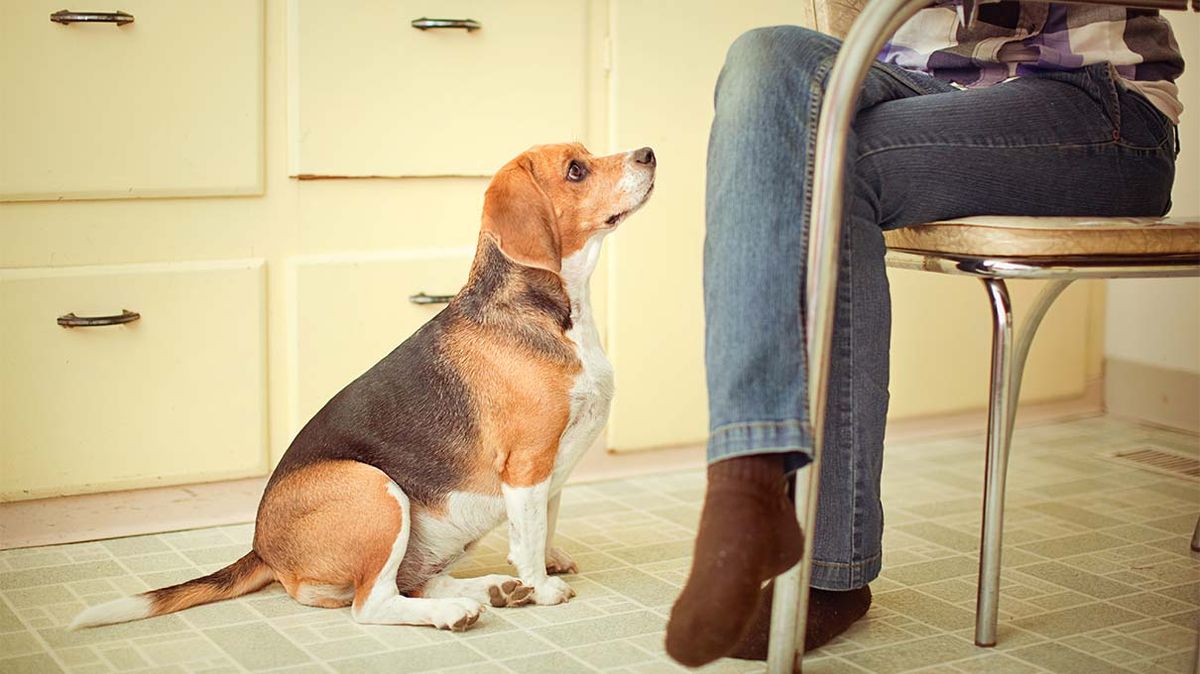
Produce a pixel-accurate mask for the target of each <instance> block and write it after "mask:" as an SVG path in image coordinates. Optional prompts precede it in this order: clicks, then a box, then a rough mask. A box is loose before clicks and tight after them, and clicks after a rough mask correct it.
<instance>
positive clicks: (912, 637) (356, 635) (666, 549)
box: [0, 418, 1200, 674]
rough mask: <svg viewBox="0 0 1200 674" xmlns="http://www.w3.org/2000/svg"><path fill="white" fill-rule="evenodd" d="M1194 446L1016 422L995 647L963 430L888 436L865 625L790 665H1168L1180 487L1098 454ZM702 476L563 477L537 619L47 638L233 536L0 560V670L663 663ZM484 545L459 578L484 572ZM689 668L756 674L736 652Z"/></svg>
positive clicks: (1193, 590)
mask: <svg viewBox="0 0 1200 674" xmlns="http://www.w3.org/2000/svg"><path fill="white" fill-rule="evenodd" d="M1141 446H1154V447H1160V448H1164V449H1166V450H1169V451H1173V452H1176V453H1179V454H1183V455H1186V456H1193V457H1194V456H1197V454H1198V452H1200V441H1198V440H1197V438H1196V437H1194V436H1189V435H1181V434H1177V433H1170V432H1165V431H1161V430H1155V429H1151V428H1145V427H1140V426H1135V425H1132V424H1128V423H1124V422H1120V421H1115V420H1111V419H1106V418H1093V419H1083V420H1076V421H1071V422H1063V423H1057V424H1051V425H1045V426H1039V427H1033V428H1026V429H1021V430H1020V431H1019V432H1018V434H1017V440H1016V447H1015V448H1014V454H1013V459H1012V466H1011V471H1010V473H1009V485H1010V492H1009V498H1008V520H1007V531H1006V536H1005V544H1006V547H1005V552H1004V562H1005V569H1004V587H1003V594H1002V599H1001V605H1000V606H1001V612H1002V616H1001V631H1000V644H999V646H998V647H996V648H994V649H979V648H976V647H975V646H973V645H972V642H971V633H972V632H971V626H972V620H973V618H972V616H973V609H974V587H975V585H974V573H975V548H976V544H977V538H978V533H977V527H978V518H979V495H978V494H979V488H980V482H981V477H980V476H981V473H982V462H981V450H980V447H981V441H980V438H979V437H978V436H973V437H955V438H945V439H939V440H936V441H923V442H914V443H908V444H904V445H897V446H889V448H888V452H887V455H886V457H887V458H886V462H887V465H886V467H885V469H884V470H885V475H884V489H885V497H884V498H885V504H886V506H887V520H888V530H887V534H886V539H885V548H886V553H885V567H886V568H885V570H884V573H883V576H882V578H880V579H878V580H877V581H876V582H875V583H874V584H873V585H872V587H873V589H874V590H875V593H876V594H875V596H876V601H875V605H874V607H873V608H872V609H871V612H870V614H869V615H868V617H867V619H865V620H863V621H861V622H860V623H859V624H858V625H856V626H855V627H854V628H853V629H852V630H851V631H850V632H849V633H848V634H846V635H845V636H844V637H843V638H841V639H839V640H837V641H835V642H834V643H832V644H830V645H828V646H826V647H825V648H823V649H821V651H819V652H817V653H814V654H812V655H810V658H809V660H807V661H806V667H805V669H806V671H810V672H862V671H868V672H907V671H921V672H1041V671H1054V672H1088V673H1093V672H1118V671H1120V672H1124V671H1131V672H1184V671H1187V670H1188V662H1189V658H1190V657H1191V649H1192V647H1193V643H1194V640H1195V632H1194V630H1195V626H1196V624H1197V620H1198V618H1200V609H1198V608H1197V607H1198V605H1200V560H1198V559H1197V557H1196V556H1193V555H1192V554H1191V553H1190V552H1189V551H1188V537H1189V535H1190V534H1191V531H1192V527H1193V526H1194V524H1195V522H1196V517H1197V515H1198V514H1200V484H1197V483H1196V482H1193V481H1189V480H1185V479H1182V478H1177V477H1169V476H1165V475H1160V474H1156V473H1153V472H1148V471H1145V470H1142V469H1139V468H1136V467H1131V466H1128V465H1123V464H1121V463H1117V462H1114V461H1112V460H1110V459H1108V458H1106V457H1107V456H1108V455H1109V454H1111V453H1112V452H1113V451H1114V450H1118V449H1122V448H1131V447H1141ZM702 488H703V475H702V473H699V472H688V473H679V474H670V475H662V476H653V477H647V478H642V479H637V480H626V481H619V482H608V483H597V484H590V485H583V486H577V487H571V488H569V489H568V490H567V494H566V496H565V498H564V502H563V512H562V519H561V523H560V526H559V531H560V532H561V543H562V545H563V546H564V547H566V548H567V549H568V550H570V551H571V552H572V553H573V554H574V556H575V558H576V560H577V561H578V562H579V564H580V567H581V568H582V569H583V572H582V573H580V574H579V575H578V576H574V577H570V578H568V580H569V581H570V582H571V584H572V585H573V586H574V587H575V589H576V590H577V591H578V593H579V596H578V597H576V598H575V599H574V600H572V601H571V603H569V604H566V605H563V606H556V607H544V608H538V607H527V608H519V609H506V610H496V609H493V610H490V611H488V612H487V613H486V614H485V615H484V617H483V619H482V620H481V621H480V622H479V624H478V625H476V627H475V628H474V629H472V630H470V631H469V632H467V633H465V634H451V633H448V632H441V631H437V630H434V629H431V628H418V627H380V626H359V625H357V624H355V623H354V622H353V621H352V620H351V619H350V615H349V612H348V611H347V610H345V609H342V610H330V609H314V608H306V607H303V606H300V605H298V604H296V603H294V602H293V601H292V600H291V599H290V598H288V597H287V596H286V595H285V594H283V592H282V590H281V589H280V588H279V586H278V585H274V586H271V587H269V588H268V589H267V590H264V591H263V592H260V593H257V594H253V595H249V596H247V597H244V598H242V599H239V600H235V601H229V602H224V603H219V604H215V605H210V606H204V607H199V608H194V609H190V610H188V611H184V612H181V613H177V614H174V615H170V616H164V617H160V618H155V619H152V620H145V621H141V622H136V623H130V624H127V625H119V626H112V627H102V628H96V629H91V630H86V631H82V632H76V633H71V632H66V631H64V629H63V626H64V625H65V624H66V623H67V622H68V621H69V620H70V619H71V618H72V617H73V616H74V614H75V613H76V612H77V611H79V610H80V609H81V608H82V607H84V606H85V605H88V604H93V603H97V602H100V601H104V600H107V599H111V598H114V597H116V596H118V594H121V593H129V592H137V591H141V590H144V589H147V588H150V587H158V586H162V585H167V584H171V583H175V582H179V581H181V580H184V579H187V578H191V577H195V576H197V575H200V574H202V573H207V572H210V571H212V570H214V569H216V568H219V567H221V566H222V565H224V564H226V563H228V562H229V561H232V560H233V559H236V558H237V557H238V556H240V555H241V554H242V553H243V552H244V551H245V550H246V548H247V545H248V542H249V540H250V536H251V527H250V526H248V525H244V526H232V527H223V528H217V529H204V530H196V531H185V532H178V533H170V534H161V535H157V536H142V537H136V538H126V539H117V540H110V541H103V542H97V543H84V544H76V545H65V546H57V547H46V548H32V549H26V550H14V551H8V552H2V553H0V598H2V600H3V601H2V602H0V672H5V673H7V672H56V671H60V670H62V671H70V672H81V673H82V672H87V673H89V674H90V673H97V674H98V673H100V672H132V671H155V672H201V671H204V672H244V671H264V670H270V671H287V672H329V671H333V672H374V671H379V672H416V671H432V670H436V671H455V672H471V673H474V672H481V673H482V672H518V673H525V672H553V673H556V674H557V673H567V672H576V671H597V670H602V671H612V672H669V671H679V668H678V667H676V666H675V665H673V664H672V663H671V662H670V661H669V660H667V659H666V656H665V655H664V654H663V650H662V631H663V626H664V623H665V621H666V616H667V614H668V611H669V609H670V606H671V602H672V601H673V599H674V597H675V595H676V593H677V592H678V589H679V586H680V585H681V583H682V582H683V580H684V577H685V575H686V573H687V569H688V555H689V554H690V551H691V537H692V535H693V529H694V526H695V522H696V516H697V511H698V507H699V504H700V500H701V495H702V493H703V492H702ZM504 546H505V543H504V540H503V537H502V536H501V535H499V534H495V535H492V536H491V537H489V538H488V539H486V540H485V541H484V542H483V543H482V544H481V546H480V548H479V552H478V554H476V555H475V556H474V557H473V558H471V559H470V560H468V562H467V563H466V565H465V566H463V567H462V568H461V569H460V574H466V575H475V574H480V573H484V572H489V573H491V572H499V571H501V570H502V569H504V568H505V566H504ZM704 671H708V672H743V671H762V666H761V665H760V664H755V663H745V662H740V661H736V660H728V661H722V662H720V663H716V664H714V665H712V666H710V667H709V668H706V669H705V670H704Z"/></svg>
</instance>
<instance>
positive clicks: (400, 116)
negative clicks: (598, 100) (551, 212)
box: [289, 0, 590, 177]
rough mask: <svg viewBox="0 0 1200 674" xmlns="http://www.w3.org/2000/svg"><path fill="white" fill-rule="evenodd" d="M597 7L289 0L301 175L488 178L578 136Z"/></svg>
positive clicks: (294, 137) (295, 155)
mask: <svg viewBox="0 0 1200 674" xmlns="http://www.w3.org/2000/svg"><path fill="white" fill-rule="evenodd" d="M588 5H589V3H588V2H587V1H586V0H555V1H554V2H547V1H545V0H504V1H503V2H500V1H495V0H492V1H485V0H447V1H439V2H429V1H428V0H426V1H416V0H356V1H355V2H334V1H333V0H292V2H291V3H290V5H289V10H290V11H291V12H292V14H293V15H292V17H291V19H292V21H291V40H292V44H291V45H290V47H291V50H292V59H293V62H292V72H291V77H290V80H291V85H292V91H291V101H290V102H289V105H290V107H291V125H292V129H291V143H292V155H291V173H292V175H298V176H304V177H321V176H430V175H467V176H480V175H491V174H492V172H493V171H495V170H496V169H497V168H498V167H499V166H501V165H502V164H504V162H506V161H508V160H509V159H510V158H512V157H513V156H514V155H516V154H517V153H518V152H520V151H522V150H524V149H525V148H527V147H529V146H530V145H534V144H537V143H545V142H555V141H563V140H574V139H580V138H582V137H583V135H584V132H585V130H586V129H585V127H586V124H587V103H588V101H587V92H588V79H589V76H590V73H589V70H588V67H587V66H588V49H589V30H588V17H589V11H588ZM421 19H424V20H425V21H424V23H418V25H419V26H422V27H414V25H413V22H414V21H417V20H421ZM438 20H442V21H438ZM450 20H457V21H458V22H459V23H450V24H449V25H447V24H446V21H450ZM467 20H469V21H470V22H471V23H465V22H466V21H467ZM456 26H457V27H456Z"/></svg>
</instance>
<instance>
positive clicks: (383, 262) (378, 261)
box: [288, 249, 475, 434]
mask: <svg viewBox="0 0 1200 674" xmlns="http://www.w3.org/2000/svg"><path fill="white" fill-rule="evenodd" d="M474 253H475V251H474V249H455V250H438V251H428V252H420V251H417V252H405V253H379V254H374V253H372V254H363V255H345V256H306V257H300V258H295V259H293V260H292V261H291V265H290V266H291V270H290V274H289V275H290V276H291V288H290V292H291V293H292V301H291V315H290V317H289V322H290V325H291V331H292V335H291V339H290V353H289V356H288V361H289V367H290V371H291V382H292V397H291V405H290V410H291V418H290V420H289V421H290V423H289V426H290V430H291V434H295V433H296V432H297V431H299V430H300V428H302V427H303V426H304V424H305V423H307V422H308V420H309V419H310V418H312V415H313V414H315V413H316V412H317V411H318V410H320V409H321V407H322V406H323V405H324V404H325V403H326V402H327V401H328V400H329V399H330V398H331V397H333V395H334V394H336V393H337V392H338V391H340V390H342V389H343V388H344V387H345V386H346V384H349V383H350V382H351V381H353V380H354V379H355V378H356V377H358V376H359V375H360V374H362V373H363V372H365V371H366V370H368V369H370V367H371V366H372V365H374V364H375V363H377V362H379V360H380V359H381V358H383V357H384V356H386V355H387V354H388V353H390V352H391V351H392V349H394V348H396V347H397V346H398V345H399V344H400V343H401V342H403V341H404V340H405V339H407V338H408V336H409V335H411V334H412V333H414V332H416V330H417V329H418V328H420V327H421V326H422V325H424V324H425V323H426V322H427V321H428V320H429V319H431V318H433V317H434V316H436V315H437V313H438V312H439V311H441V310H442V308H443V307H444V305H443V304H414V303H413V302H411V301H410V300H409V297H410V296H411V295H415V294H418V293H422V292H423V293H425V294H427V295H453V294H455V293H457V292H458V291H459V289H460V288H462V286H463V283H465V282H466V280H467V272H468V271H469V270H470V268H471V260H472V259H473V257H474Z"/></svg>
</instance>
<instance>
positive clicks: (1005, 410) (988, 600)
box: [975, 279, 1071, 646]
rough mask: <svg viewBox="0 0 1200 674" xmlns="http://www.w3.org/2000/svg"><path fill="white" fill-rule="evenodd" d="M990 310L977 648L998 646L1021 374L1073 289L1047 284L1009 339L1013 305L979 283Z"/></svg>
mask: <svg viewBox="0 0 1200 674" xmlns="http://www.w3.org/2000/svg"><path fill="white" fill-rule="evenodd" d="M983 284H984V287H985V288H986V289H987V292H988V298H989V300H990V304H991V309H992V373H991V390H990V392H989V396H988V429H987V462H986V465H985V468H984V488H983V526H982V528H981V532H980V542H979V595H978V598H977V600H976V606H975V644H976V645H978V646H995V645H996V624H997V622H998V620H999V610H1000V553H1001V549H1002V543H1003V534H1004V481H1005V477H1006V476H1007V474H1008V451H1009V448H1010V447H1011V445H1012V432H1013V423H1014V421H1015V420H1016V417H1017V399H1018V397H1019V396H1020V394H1021V375H1022V373H1023V372H1024V370H1025V359H1026V358H1027V357H1028V356H1029V347H1030V345H1031V344H1033V338H1034V335H1036V334H1037V329H1038V327H1039V326H1040V325H1041V323H1042V319H1043V318H1045V316H1046V312H1047V311H1049V309H1050V307H1051V305H1053V304H1054V300H1056V299H1058V296H1059V295H1061V294H1062V292H1063V291H1064V290H1066V288H1067V286H1069V285H1070V284H1071V281H1070V280H1055V281H1051V282H1050V283H1048V284H1047V285H1046V287H1045V288H1043V289H1042V292H1041V293H1040V294H1039V295H1038V297H1037V299H1036V300H1034V303H1033V306H1032V307H1031V308H1030V311H1029V316H1028V317H1027V318H1026V319H1025V324H1024V326H1023V327H1022V328H1021V331H1020V333H1018V337H1017V339H1016V340H1015V342H1014V339H1013V315H1012V301H1011V299H1010V298H1009V295H1008V286H1007V285H1006V284H1005V283H1004V280H1003V279H983Z"/></svg>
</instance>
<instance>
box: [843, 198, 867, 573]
mask: <svg viewBox="0 0 1200 674" xmlns="http://www.w3.org/2000/svg"><path fill="white" fill-rule="evenodd" d="M842 226H843V227H845V222H843V225H842ZM843 245H844V246H845V248H846V258H847V259H846V277H847V278H853V277H854V235H853V233H851V232H849V230H847V234H846V238H845V241H844V242H843ZM846 307H847V311H848V312H849V314H850V322H849V325H854V288H853V287H850V288H848V289H847V293H846ZM849 332H850V354H849V357H848V359H847V360H848V361H849V364H850V384H849V386H848V388H849V391H848V392H847V397H848V398H849V405H848V409H847V410H845V412H846V417H849V418H843V419H841V425H842V427H843V428H848V429H849V432H850V433H849V434H850V455H851V459H850V503H851V506H850V558H851V559H853V558H854V557H856V556H858V552H859V551H860V550H861V549H862V525H861V521H860V520H861V517H862V512H861V511H860V505H861V504H860V503H859V497H858V452H857V448H858V425H857V424H855V423H854V416H855V415H854V410H855V402H856V401H855V398H854V380H853V377H854V372H856V371H857V369H856V367H855V362H854V354H855V348H854V330H850V331H849Z"/></svg>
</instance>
